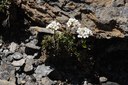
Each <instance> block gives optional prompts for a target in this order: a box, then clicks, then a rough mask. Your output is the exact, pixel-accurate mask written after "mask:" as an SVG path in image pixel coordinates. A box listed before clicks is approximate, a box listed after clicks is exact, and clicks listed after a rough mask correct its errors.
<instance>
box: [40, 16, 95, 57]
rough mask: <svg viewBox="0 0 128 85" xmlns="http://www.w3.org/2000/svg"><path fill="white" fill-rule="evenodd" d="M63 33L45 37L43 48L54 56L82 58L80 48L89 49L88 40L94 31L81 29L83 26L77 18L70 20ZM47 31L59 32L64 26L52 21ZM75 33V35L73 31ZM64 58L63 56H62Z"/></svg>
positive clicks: (85, 28)
mask: <svg viewBox="0 0 128 85" xmlns="http://www.w3.org/2000/svg"><path fill="white" fill-rule="evenodd" d="M65 28H66V29H64V30H63V31H61V33H59V32H55V33H54V35H45V36H44V37H43V40H42V46H43V47H42V48H43V49H46V50H48V51H49V52H50V53H51V52H53V51H54V52H53V53H51V54H52V56H53V55H54V56H59V55H61V54H62V53H63V55H69V56H80V52H79V49H78V48H79V47H82V48H83V49H85V48H87V46H86V38H88V37H89V36H92V35H93V33H92V31H91V30H90V29H89V28H87V27H81V24H80V22H79V21H78V20H76V19H75V18H70V19H69V20H68V22H67V23H66V25H65ZM46 29H52V30H53V31H58V29H62V25H61V24H60V23H59V22H57V21H52V22H51V23H50V24H49V25H48V26H46ZM69 30H71V31H72V30H73V31H75V34H73V33H72V32H71V31H69ZM61 56H62V55H61Z"/></svg>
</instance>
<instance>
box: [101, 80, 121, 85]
mask: <svg viewBox="0 0 128 85" xmlns="http://www.w3.org/2000/svg"><path fill="white" fill-rule="evenodd" d="M101 85H120V84H118V83H115V82H109V81H108V82H106V83H103V84H101Z"/></svg>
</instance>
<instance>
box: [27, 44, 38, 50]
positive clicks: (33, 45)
mask: <svg viewBox="0 0 128 85" xmlns="http://www.w3.org/2000/svg"><path fill="white" fill-rule="evenodd" d="M25 46H26V47H27V48H30V49H35V50H39V49H40V47H39V46H35V44H33V43H27V44H26V45H25Z"/></svg>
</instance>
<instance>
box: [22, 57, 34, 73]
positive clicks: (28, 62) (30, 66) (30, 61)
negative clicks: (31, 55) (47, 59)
mask: <svg viewBox="0 0 128 85" xmlns="http://www.w3.org/2000/svg"><path fill="white" fill-rule="evenodd" d="M33 63H34V60H33V59H27V60H26V63H25V67H24V71H25V72H30V71H32V70H33Z"/></svg>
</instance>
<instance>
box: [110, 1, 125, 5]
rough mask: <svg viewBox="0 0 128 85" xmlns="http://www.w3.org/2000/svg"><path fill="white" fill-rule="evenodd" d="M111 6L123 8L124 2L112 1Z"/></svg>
mask: <svg viewBox="0 0 128 85" xmlns="http://www.w3.org/2000/svg"><path fill="white" fill-rule="evenodd" d="M112 6H114V7H119V6H124V0H112Z"/></svg>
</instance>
